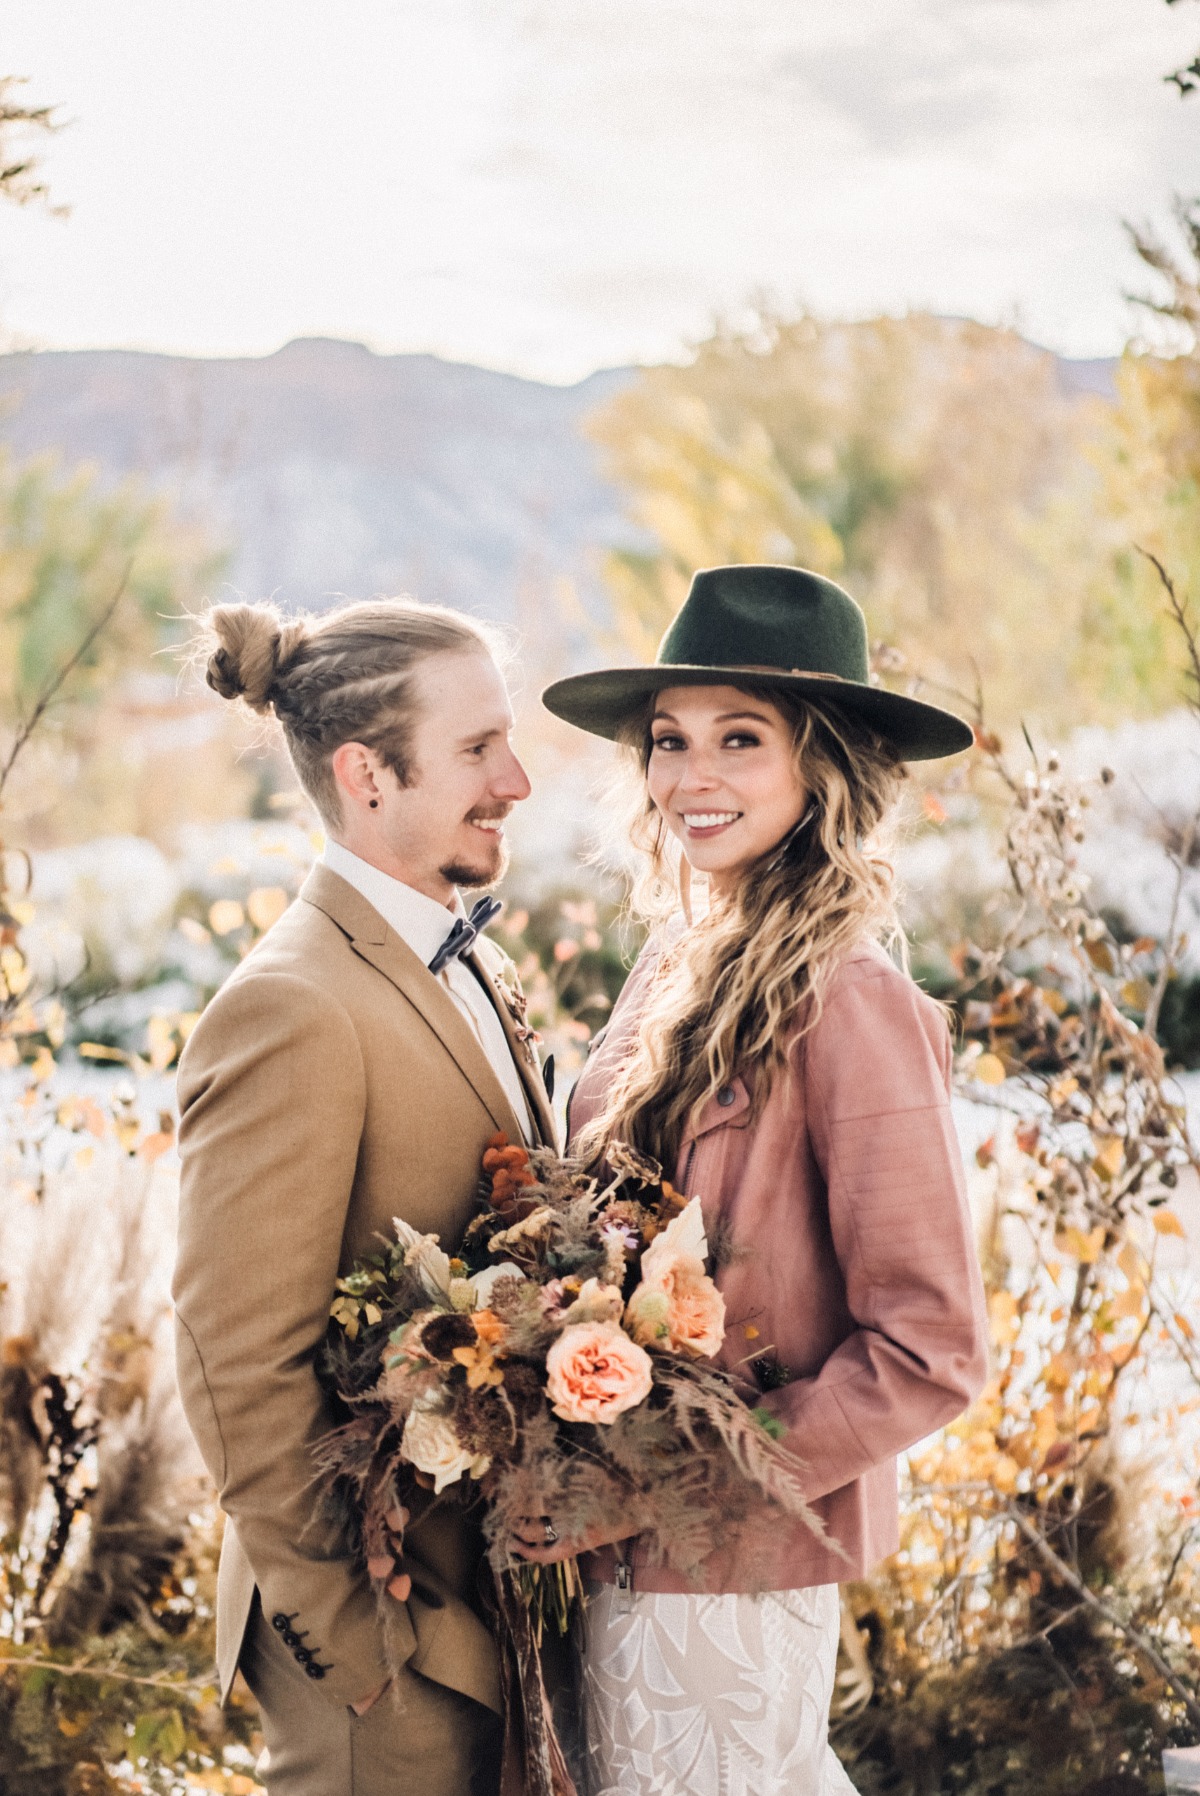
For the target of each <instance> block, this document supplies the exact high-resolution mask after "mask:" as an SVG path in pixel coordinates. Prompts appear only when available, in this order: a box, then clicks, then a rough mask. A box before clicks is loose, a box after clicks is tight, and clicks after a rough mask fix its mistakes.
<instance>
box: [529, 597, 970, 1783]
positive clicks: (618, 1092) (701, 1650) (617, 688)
mask: <svg viewBox="0 0 1200 1796" xmlns="http://www.w3.org/2000/svg"><path fill="white" fill-rule="evenodd" d="M545 703H546V704H547V706H548V707H549V709H550V710H551V711H553V712H555V713H556V714H557V715H558V716H560V717H563V718H566V719H567V720H568V721H570V722H572V723H574V724H577V725H579V726H580V727H581V728H583V729H586V730H589V731H591V732H592V733H594V734H598V735H602V736H607V737H610V738H616V739H618V740H620V741H623V742H624V743H626V744H627V745H628V746H629V747H630V748H631V749H632V750H633V752H634V753H635V754H636V756H637V758H638V763H639V766H640V769H641V773H642V780H643V804H642V811H641V821H640V828H639V830H638V832H637V839H638V841H639V843H640V845H641V846H642V847H643V848H644V849H645V850H646V851H647V853H648V858H649V866H648V873H649V879H648V881H644V882H643V890H644V891H646V890H648V891H649V892H650V895H651V897H652V899H653V898H654V896H655V894H657V899H658V902H657V903H656V904H652V905H651V909H652V911H653V913H654V915H655V919H656V921H657V923H658V927H657V928H656V929H655V930H654V931H652V933H651V936H650V939H649V942H648V944H647V947H646V949H645V950H644V952H643V954H642V956H641V958H640V959H639V961H638V964H637V966H636V968H635V969H634V971H633V973H632V975H631V976H630V979H629V981H628V984H627V985H626V987H625V990H624V992H623V993H622V996H621V999H620V1001H619V1003H618V1004H617V1006H616V1009H615V1011H614V1014H613V1017H612V1021H611V1024H610V1027H609V1029H608V1030H607V1031H606V1032H605V1035H604V1038H603V1041H602V1043H600V1044H599V1045H598V1046H597V1048H596V1051H595V1052H594V1053H593V1054H592V1056H591V1058H590V1059H589V1061H588V1064H587V1066H586V1068H585V1070H584V1073H583V1075H582V1077H581V1078H580V1080H579V1083H578V1084H577V1086H576V1088H575V1092H574V1094H573V1097H572V1103H571V1118H570V1120H571V1130H572V1140H573V1143H574V1146H575V1149H576V1151H578V1152H580V1153H581V1154H583V1155H585V1156H587V1157H590V1158H594V1159H598V1158H600V1157H602V1156H603V1153H604V1150H605V1145H606V1143H608V1142H609V1141H612V1140H624V1141H629V1142H632V1143H634V1144H635V1145H637V1146H638V1147H641V1148H642V1149H644V1150H645V1151H647V1152H649V1153H651V1154H653V1155H654V1156H655V1157H657V1158H659V1159H661V1160H662V1161H663V1162H664V1163H665V1164H666V1165H667V1166H668V1167H669V1168H670V1169H671V1175H670V1176H671V1177H672V1179H673V1181H674V1183H675V1184H676V1185H677V1187H678V1188H679V1189H680V1190H682V1191H684V1192H686V1193H687V1194H688V1195H695V1194H699V1195H700V1197H701V1198H702V1201H703V1207H704V1212H705V1218H706V1223H707V1229H708V1237H709V1240H710V1242H712V1243H715V1244H716V1254H715V1257H716V1263H717V1282H718V1284H719V1286H720V1288H721V1290H722V1292H723V1294H724V1297H725V1303H726V1317H727V1327H726V1338H725V1345H724V1348H723V1350H722V1359H723V1362H724V1364H725V1365H726V1366H727V1367H728V1368H729V1369H730V1370H731V1371H732V1372H734V1373H735V1375H736V1376H737V1377H738V1378H739V1379H740V1380H742V1381H743V1384H744V1387H745V1391H746V1396H747V1400H748V1401H751V1402H753V1403H755V1404H756V1405H759V1406H761V1407H762V1408H763V1409H765V1410H767V1411H769V1412H770V1414H771V1416H773V1417H774V1418H775V1419H776V1421H777V1422H778V1423H779V1424H780V1425H781V1427H782V1429H783V1430H785V1431H786V1439H787V1442H788V1443H789V1444H790V1445H791V1446H792V1448H793V1450H794V1451H795V1453H796V1454H797V1456H798V1457H799V1458H800V1459H801V1460H802V1461H803V1462H804V1465H805V1478H806V1482H807V1495H808V1497H809V1500H810V1502H811V1504H812V1507H813V1509H814V1510H815V1512H816V1514H817V1516H818V1517H819V1518H820V1520H821V1522H822V1523H823V1524H824V1538H819V1537H818V1536H817V1535H816V1534H815V1533H814V1532H813V1531H812V1530H811V1529H810V1528H808V1527H806V1526H805V1525H804V1524H803V1523H799V1522H795V1523H793V1522H792V1521H790V1520H788V1519H785V1518H781V1517H779V1516H772V1517H770V1518H769V1519H768V1520H767V1522H766V1523H765V1525H762V1526H760V1527H759V1528H757V1529H749V1528H747V1529H745V1530H743V1531H742V1533H741V1534H740V1535H738V1536H733V1537H731V1538H729V1539H728V1540H727V1541H726V1543H725V1544H724V1546H723V1548H722V1550H721V1551H720V1552H719V1553H718V1554H717V1555H715V1556H714V1557H713V1559H712V1560H710V1561H709V1562H708V1564H707V1565H706V1567H705V1578H704V1585H703V1590H701V1591H696V1590H695V1589H692V1588H689V1587H688V1586H686V1585H685V1584H684V1583H682V1582H681V1580H680V1579H679V1578H678V1577H677V1576H675V1575H673V1574H672V1573H671V1571H670V1570H669V1569H668V1568H666V1567H664V1566H662V1565H655V1564H652V1563H650V1561H649V1557H648V1555H647V1554H646V1553H645V1552H644V1551H640V1550H639V1544H638V1542H637V1541H632V1542H625V1543H620V1544H618V1545H616V1546H611V1547H608V1548H606V1549H604V1550H602V1551H599V1552H595V1553H592V1554H591V1556H590V1557H589V1559H588V1560H587V1562H586V1569H588V1570H589V1571H590V1574H591V1577H592V1580H593V1591H594V1594H593V1596H592V1600H591V1602H590V1603H589V1606H588V1614H587V1631H586V1646H585V1650H584V1675H585V1695H586V1711H587V1724H588V1728H589V1751H590V1762H591V1768H592V1772H593V1788H594V1789H595V1791H596V1792H598V1793H603V1796H617V1793H618V1792H620V1793H621V1796H626V1793H629V1796H633V1793H634V1792H642V1791H645V1792H650V1791H656V1792H663V1793H664V1796H784V1792H786V1793H787V1796H832V1793H833V1792H835V1791H845V1790H847V1789H850V1788H851V1787H852V1786H851V1785H850V1784H849V1782H848V1780H847V1778H846V1776H845V1773H844V1772H843V1771H842V1770H841V1768H840V1766H839V1765H838V1763H837V1761H836V1759H835V1758H834V1755H833V1753H832V1750H831V1749H830V1748H829V1746H828V1742H827V1728H828V1717H829V1703H830V1696H831V1691H832V1683H833V1672H834V1663H835V1659H836V1652H837V1641H838V1631H839V1602H838V1591H837V1585H838V1583H839V1581H841V1580H845V1579H848V1578H856V1577H860V1576H862V1575H863V1574H865V1573H866V1572H867V1571H869V1570H870V1568H871V1567H872V1566H873V1565H874V1564H876V1563H877V1562H878V1561H879V1560H880V1559H882V1558H883V1557H885V1556H886V1555H887V1554H889V1553H891V1552H893V1551H894V1550H895V1548H896V1545H897V1499H896V1454H897V1453H898V1452H900V1451H902V1450H903V1449H904V1448H906V1447H908V1446H910V1445H912V1443H913V1442H915V1441H917V1440H919V1439H921V1438H922V1437H923V1436H924V1435H927V1434H929V1433H930V1432H931V1431H932V1430H933V1429H935V1428H937V1427H940V1426H941V1425H942V1424H944V1423H946V1422H948V1421H950V1420H951V1419H952V1418H953V1417H954V1416H955V1415H957V1414H958V1413H959V1412H960V1411H961V1410H962V1409H963V1408H964V1407H965V1405H966V1404H967V1403H968V1402H969V1401H970V1399H971V1398H972V1397H973V1396H974V1395H975V1394H976V1393H977V1392H978V1390H979V1389H980V1387H981V1385H982V1383H983V1380H984V1375H985V1369H986V1354H985V1324H984V1306H983V1291H982V1285H981V1280H980V1275H979V1269H978V1263H977V1259H976V1254H975V1248H974V1243H973V1236H972V1229H971V1221H970V1215H969V1211H968V1207H967V1203H966V1200H965V1195H964V1187H963V1175H962V1166H961V1160H960V1156H959V1150H958V1146H957V1143H956V1140H955V1136H954V1130H953V1127H952V1123H951V1117H950V1108H949V1101H948V1087H949V1076H950V1060H951V1048H950V1037H949V1032H948V1030H947V1026H946V1021H945V1018H944V1015H943V1013H942V1011H941V1010H940V1009H939V1008H938V1007H937V1006H936V1005H935V1004H934V1003H933V1002H932V1001H931V1000H930V999H929V998H927V997H926V996H925V995H924V994H923V993H922V992H921V991H920V990H919V989H918V987H917V986H916V985H914V983H913V982H912V980H911V979H910V978H909V977H908V975H907V973H905V972H902V971H901V970H899V968H898V967H897V966H896V965H895V964H894V963H893V961H892V960H891V959H890V958H889V957H888V955H887V953H886V952H885V948H884V946H883V944H891V943H895V942H898V941H899V940H900V930H899V924H898V922H897V918H896V912H895V899H894V895H893V886H892V874H891V869H890V867H889V866H888V864H887V862H886V861H885V860H884V859H883V858H881V855H880V852H879V847H878V842H879V837H880V832H881V829H882V827H883V826H884V825H885V824H886V823H887V821H888V818H889V816H890V814H891V812H892V810H893V807H894V804H895V801H896V798H897V796H898V793H899V789H900V785H901V781H902V779H903V767H902V763H903V761H904V760H906V759H909V760H916V759H926V758H932V757H934V756H937V755H944V754H949V753H954V752H957V751H958V750H960V749H962V748H965V747H967V746H968V744H969V742H970V740H971V733H970V730H969V729H968V727H967V726H966V725H965V724H964V723H963V722H962V721H961V720H960V719H958V718H956V717H952V716H951V715H950V714H949V713H947V712H945V711H941V710H938V709H936V708H934V707H933V706H929V705H924V704H920V703H917V702H916V701H914V700H911V699H908V698H903V697H900V696H897V695H895V694H891V693H887V692H884V691H882V690H880V689H879V688H877V687H872V686H871V685H869V683H868V672H867V639H866V629H865V624H864V620H863V616H862V613H861V612H860V611H859V609H858V607H857V605H855V603H854V601H853V600H852V599H851V598H850V597H849V596H848V595H847V594H846V593H844V592H843V591H842V590H841V589H840V588H839V587H837V586H835V585H833V584H832V582H830V581H828V580H824V579H821V578H820V577H818V576H817V575H814V574H810V573H805V572H803V571H801V570H799V569H794V568H774V567H729V568H715V569H710V570H707V571H705V572H702V573H699V574H697V575H696V577H695V579H694V581H693V583H692V588H691V592H690V594H689V596H688V599H687V602H686V604H685V605H684V606H683V609H682V610H681V611H680V613H679V615H678V617H677V618H676V619H675V621H674V623H673V624H672V626H671V628H670V629H669V630H668V632H667V635H666V637H665V638H664V640H663V643H662V646H661V648H660V650H659V655H658V661H657V664H656V665H655V666H654V667H652V668H640V669H619V670H611V671H607V672H601V673H593V674H584V675H580V676H578V677H576V678H573V679H568V680H562V681H559V682H558V683H557V684H556V685H554V686H552V687H551V688H550V689H549V691H548V692H547V693H546V695H545ZM676 845H677V847H678V850H679V852H680V855H681V861H680V865H679V872H680V874H681V875H682V889H683V891H684V894H685V903H686V894H687V891H688V888H689V885H691V884H693V883H696V880H697V876H699V877H700V879H702V880H703V882H704V883H705V884H706V887H707V903H706V907H705V910H704V914H703V915H702V916H700V917H698V918H697V920H696V921H694V922H692V921H690V918H688V919H678V920H675V921H668V919H667V918H666V916H665V915H664V905H663V902H662V900H663V897H664V894H665V893H666V892H667V891H668V890H669V889H670V888H671V886H672V884H673V881H672V877H671V868H672V864H673V860H672V857H673V851H674V849H675V847H676ZM676 902H677V901H676ZM688 909H689V911H690V906H689V907H688ZM553 1520H554V1518H553V1517H549V1518H548V1525H547V1527H546V1531H545V1534H544V1536H543V1537H542V1538H543V1539H546V1540H548V1539H550V1537H551V1535H553V1533H554V1528H553ZM534 1538H535V1535H534V1534H533V1533H531V1535H530V1540H529V1541H526V1542H524V1543H523V1548H524V1550H525V1551H526V1552H527V1554H528V1556H529V1557H532V1558H537V1559H545V1560H549V1559H553V1558H557V1557H561V1556H563V1555H564V1554H566V1553H569V1552H571V1551H572V1550H574V1549H575V1548H577V1547H578V1546H580V1545H592V1544H594V1543H592V1542H586V1543H579V1542H574V1543H573V1542H570V1541H562V1542H559V1543H558V1544H557V1545H554V1546H550V1547H545V1546H542V1547H540V1548H538V1547H534V1546H533V1545H532V1544H531V1543H532V1540H533V1539H534Z"/></svg>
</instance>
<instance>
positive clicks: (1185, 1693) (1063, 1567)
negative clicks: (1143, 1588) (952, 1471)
mask: <svg viewBox="0 0 1200 1796" xmlns="http://www.w3.org/2000/svg"><path fill="white" fill-rule="evenodd" d="M1008 1513H1009V1515H1010V1516H1011V1517H1012V1520H1013V1521H1014V1522H1015V1523H1016V1525H1017V1527H1018V1528H1019V1529H1020V1531H1021V1533H1022V1534H1023V1535H1024V1536H1025V1539H1026V1540H1027V1541H1028V1542H1029V1544H1030V1546H1031V1547H1033V1549H1034V1551H1035V1552H1036V1553H1037V1554H1038V1555H1039V1556H1040V1558H1041V1559H1042V1560H1043V1561H1044V1562H1045V1564H1046V1565H1048V1566H1049V1567H1050V1569H1051V1570H1052V1571H1053V1572H1054V1574H1055V1576H1056V1577H1059V1578H1061V1579H1062V1581H1063V1583H1064V1584H1066V1585H1067V1587H1068V1589H1070V1590H1073V1591H1074V1592H1075V1595H1076V1596H1077V1597H1078V1598H1079V1599H1080V1601H1081V1602H1082V1603H1084V1604H1085V1605H1086V1606H1087V1607H1088V1608H1089V1609H1090V1610H1091V1611H1092V1612H1093V1614H1095V1615H1099V1616H1102V1617H1103V1619H1104V1620H1105V1621H1106V1622H1107V1623H1108V1624H1109V1626H1110V1627H1113V1628H1116V1629H1117V1630H1118V1632H1119V1633H1121V1634H1123V1635H1124V1636H1125V1638H1126V1640H1129V1641H1131V1642H1132V1644H1133V1645H1134V1646H1136V1647H1137V1649H1138V1651H1139V1652H1140V1653H1141V1654H1142V1655H1143V1657H1145V1658H1146V1659H1148V1660H1149V1661H1150V1663H1151V1665H1153V1667H1154V1669H1155V1671H1157V1673H1158V1675H1159V1677H1160V1678H1162V1679H1163V1680H1164V1681H1165V1682H1166V1683H1168V1684H1169V1685H1170V1686H1171V1688H1172V1690H1173V1691H1174V1692H1175V1694H1176V1696H1177V1697H1178V1698H1179V1700H1180V1702H1181V1703H1182V1704H1183V1706H1184V1708H1185V1709H1186V1710H1187V1713H1188V1717H1189V1719H1190V1720H1191V1721H1192V1722H1194V1723H1195V1725H1196V1726H1197V1727H1200V1702H1197V1701H1196V1698H1195V1696H1194V1695H1193V1694H1192V1692H1191V1691H1190V1690H1189V1689H1188V1687H1187V1685H1186V1684H1185V1683H1184V1682H1183V1680H1182V1678H1180V1676H1179V1675H1178V1673H1177V1672H1176V1671H1175V1670H1173V1668H1172V1667H1171V1666H1170V1665H1169V1664H1168V1663H1167V1661H1166V1659H1164V1658H1163V1656H1162V1654H1161V1653H1160V1652H1159V1650H1158V1648H1157V1647H1156V1646H1155V1645H1154V1642H1153V1641H1152V1640H1149V1639H1148V1638H1147V1637H1146V1635H1145V1634H1143V1633H1142V1631H1141V1629H1140V1628H1135V1627H1134V1626H1133V1624H1132V1622H1128V1621H1126V1620H1124V1618H1123V1617H1122V1616H1121V1615H1119V1614H1118V1613H1117V1611H1116V1610H1115V1609H1113V1608H1111V1607H1110V1606H1109V1604H1108V1603H1104V1602H1101V1600H1100V1598H1099V1597H1098V1596H1096V1595H1095V1593H1094V1592H1093V1591H1091V1590H1089V1589H1088V1587H1087V1585H1086V1584H1085V1583H1084V1581H1083V1579H1082V1578H1081V1577H1080V1576H1079V1574H1078V1573H1077V1572H1075V1571H1073V1570H1072V1568H1071V1567H1070V1566H1069V1565H1068V1564H1067V1562H1066V1560H1065V1559H1063V1558H1061V1557H1060V1556H1059V1554H1057V1553H1056V1552H1055V1551H1054V1548H1053V1547H1052V1546H1051V1545H1050V1542H1049V1541H1048V1540H1047V1539H1046V1538H1045V1536H1044V1535H1043V1534H1042V1533H1041V1531H1040V1529H1038V1528H1035V1527H1034V1525H1033V1523H1032V1522H1031V1521H1030V1520H1029V1518H1028V1516H1027V1515H1025V1514H1024V1512H1023V1511H1022V1510H1021V1509H1020V1508H1018V1507H1017V1506H1016V1505H1015V1504H1010V1505H1009V1510H1008Z"/></svg>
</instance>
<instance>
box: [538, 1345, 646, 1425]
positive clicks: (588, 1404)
mask: <svg viewBox="0 0 1200 1796" xmlns="http://www.w3.org/2000/svg"><path fill="white" fill-rule="evenodd" d="M546 1371H547V1374H548V1376H547V1380H546V1389H547V1391H548V1393H549V1396H550V1402H551V1405H552V1407H553V1410H554V1413H555V1415H556V1416H561V1417H562V1419H563V1421H564V1422H615V1421H616V1419H617V1417H618V1416H619V1415H621V1414H622V1413H623V1412H624V1411H625V1410H627V1409H632V1408H633V1406H634V1404H635V1403H640V1402H641V1401H642V1399H643V1398H644V1397H648V1396H649V1395H650V1385H651V1382H652V1379H653V1367H652V1366H651V1363H650V1355H649V1354H648V1353H647V1352H646V1350H645V1348H643V1347H639V1346H638V1344H637V1342H636V1341H631V1340H630V1338H629V1336H628V1335H627V1334H626V1333H625V1331H624V1329H623V1328H621V1327H620V1325H619V1324H618V1323H616V1322H578V1323H576V1324H575V1325H574V1326H573V1327H571V1328H565V1329H564V1330H563V1332H562V1334H561V1335H559V1337H558V1339H557V1341H555V1343H554V1345H553V1347H551V1349H550V1351H549V1353H548V1354H547V1355H546Z"/></svg>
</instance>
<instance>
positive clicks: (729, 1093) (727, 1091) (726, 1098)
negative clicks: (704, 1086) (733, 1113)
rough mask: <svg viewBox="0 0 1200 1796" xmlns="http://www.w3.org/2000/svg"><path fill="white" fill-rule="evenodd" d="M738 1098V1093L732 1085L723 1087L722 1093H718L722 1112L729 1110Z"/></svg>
mask: <svg viewBox="0 0 1200 1796" xmlns="http://www.w3.org/2000/svg"><path fill="white" fill-rule="evenodd" d="M736 1096H737V1093H736V1091H735V1090H734V1089H733V1086H732V1085H722V1087H721V1089H720V1091H719V1092H718V1093H717V1102H718V1104H720V1106H721V1108H722V1110H728V1108H729V1106H730V1104H732V1102H733V1100H734V1098H735V1097H736Z"/></svg>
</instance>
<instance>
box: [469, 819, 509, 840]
mask: <svg viewBox="0 0 1200 1796" xmlns="http://www.w3.org/2000/svg"><path fill="white" fill-rule="evenodd" d="M471 822H472V823H473V824H474V825H475V828H476V829H486V830H490V831H491V833H492V834H493V835H494V836H498V835H499V834H500V832H501V830H502V829H503V828H504V819H503V817H472V818H471Z"/></svg>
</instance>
